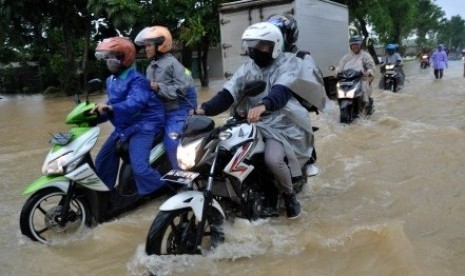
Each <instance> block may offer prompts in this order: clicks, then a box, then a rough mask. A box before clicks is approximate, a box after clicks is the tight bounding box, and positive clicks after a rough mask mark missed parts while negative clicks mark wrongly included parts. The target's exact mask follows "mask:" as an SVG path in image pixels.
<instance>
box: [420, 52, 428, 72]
mask: <svg viewBox="0 0 465 276" xmlns="http://www.w3.org/2000/svg"><path fill="white" fill-rule="evenodd" d="M428 67H429V56H428V55H427V54H423V55H421V57H420V68H421V69H426V68H428Z"/></svg>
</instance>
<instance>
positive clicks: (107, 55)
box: [95, 51, 121, 60]
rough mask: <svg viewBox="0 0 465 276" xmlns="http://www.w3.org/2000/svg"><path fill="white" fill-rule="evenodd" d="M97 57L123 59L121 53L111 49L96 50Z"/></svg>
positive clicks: (101, 58) (99, 58)
mask: <svg viewBox="0 0 465 276" xmlns="http://www.w3.org/2000/svg"><path fill="white" fill-rule="evenodd" d="M95 58H97V59H98V60H107V59H117V60H120V59H121V55H120V54H118V53H115V52H110V51H96V52H95Z"/></svg>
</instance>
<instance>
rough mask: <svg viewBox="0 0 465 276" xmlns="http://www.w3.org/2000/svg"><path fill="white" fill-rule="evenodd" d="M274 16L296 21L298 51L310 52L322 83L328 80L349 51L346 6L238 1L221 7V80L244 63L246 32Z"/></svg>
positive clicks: (303, 0)
mask: <svg viewBox="0 0 465 276" xmlns="http://www.w3.org/2000/svg"><path fill="white" fill-rule="evenodd" d="M275 14H291V15H292V16H293V17H294V18H295V19H296V20H297V25H298V27H299V39H298V40H297V46H298V48H299V49H301V50H306V51H310V53H311V55H312V57H313V59H314V60H315V62H316V64H317V65H318V66H319V67H320V69H321V71H322V72H323V76H324V77H325V79H327V77H328V76H331V75H332V73H331V72H330V71H329V70H328V67H329V66H330V65H337V63H338V62H339V59H340V58H341V57H342V56H343V55H344V54H345V53H346V52H347V51H348V49H349V44H348V38H349V11H348V8H347V6H346V5H342V4H338V3H336V2H332V1H328V0H241V1H235V2H230V3H224V4H221V6H220V9H219V16H220V33H221V51H222V61H223V73H224V76H225V77H226V78H229V77H230V76H232V74H234V72H236V70H237V69H238V68H239V66H240V65H241V64H242V63H244V62H245V60H246V55H245V51H244V49H242V43H241V36H242V33H243V32H244V31H245V29H246V28H247V27H248V26H250V25H251V24H254V23H257V22H262V21H266V20H267V18H268V17H269V16H270V15H275ZM326 83H327V80H325V84H326ZM327 90H328V89H327Z"/></svg>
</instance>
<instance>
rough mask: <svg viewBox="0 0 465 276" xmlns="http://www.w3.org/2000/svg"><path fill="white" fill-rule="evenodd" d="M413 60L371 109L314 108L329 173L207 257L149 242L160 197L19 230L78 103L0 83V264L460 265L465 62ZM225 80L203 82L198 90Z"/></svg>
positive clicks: (219, 271)
mask: <svg viewBox="0 0 465 276" xmlns="http://www.w3.org/2000/svg"><path fill="white" fill-rule="evenodd" d="M406 72H407V75H408V78H407V80H406V84H405V87H404V89H403V90H401V91H400V92H399V93H396V94H394V93H391V92H384V91H381V90H379V89H378V88H375V89H374V92H373V97H374V100H375V109H376V111H375V113H374V115H373V116H372V117H370V118H369V119H360V120H358V121H356V122H355V123H354V124H352V125H350V126H347V125H341V124H340V123H339V122H338V116H339V112H338V107H337V105H335V104H334V105H333V106H332V107H331V108H330V110H329V111H328V112H327V113H322V114H320V115H315V114H312V115H311V119H312V123H313V124H314V125H315V126H317V127H319V128H320V130H319V131H318V132H316V134H315V136H316V148H317V152H318V165H319V167H320V174H319V175H317V176H315V177H313V178H311V179H309V181H308V184H307V187H305V189H304V191H303V192H302V193H301V194H299V196H298V198H299V200H300V202H301V204H302V208H303V215H302V219H301V220H300V221H297V222H289V221H288V220H287V219H286V218H285V217H280V218H273V219H267V220H259V221H256V222H248V221H243V220H236V221H235V222H234V223H227V224H226V225H225V232H226V242H225V243H224V244H222V245H220V246H219V247H218V248H217V249H216V251H215V252H212V253H208V254H206V255H205V256H162V257H156V256H146V255H145V253H144V242H145V238H146V235H147V231H148V229H149V227H150V224H151V223H152V220H153V218H154V217H155V215H156V214H157V208H158V207H159V205H160V204H161V203H162V202H163V199H158V200H155V201H153V202H151V203H149V204H147V205H145V206H142V207H141V208H139V209H136V210H134V211H131V212H129V213H126V214H124V215H122V216H120V217H118V218H117V219H115V220H112V221H109V222H106V223H103V224H100V225H98V226H97V227H95V228H92V229H87V230H86V231H85V232H84V233H82V234H80V235H78V236H76V237H73V238H71V239H69V240H66V241H64V242H63V243H60V244H58V245H51V246H46V245H43V244H40V243H36V242H32V241H30V240H29V239H28V238H26V237H24V236H22V234H21V232H20V230H19V213H20V211H21V207H22V205H23V204H24V202H25V200H26V199H27V198H26V197H24V196H20V194H19V193H20V190H21V189H22V188H23V187H25V186H26V185H27V184H29V183H30V182H32V181H33V180H34V179H36V178H38V177H39V176H40V175H41V167H42V162H43V159H44V157H45V155H46V153H47V151H48V149H49V144H48V140H49V137H50V134H49V133H54V132H57V131H64V130H66V129H67V127H66V126H65V124H64V118H65V116H66V114H67V112H69V110H70V109H71V108H72V107H73V105H74V103H73V99H72V98H71V97H69V98H68V97H44V96H41V95H33V96H11V95H0V97H1V98H0V119H1V120H0V140H1V146H0V176H1V181H0V188H1V190H2V192H1V194H0V212H1V216H0V237H1V239H0V256H1V257H0V275H148V274H149V271H150V272H152V273H154V274H156V275H189V276H193V275H293V276H294V275H296V276H300V275H344V276H352V275H353V276H359V275H421V276H423V275H465V262H464V260H465V185H464V184H465V170H464V169H463V167H464V164H465V135H464V134H465V133H464V132H465V78H464V77H463V76H462V74H463V65H462V63H461V62H460V61H451V62H450V68H449V69H447V70H445V76H444V79H442V80H435V79H434V77H433V74H432V70H431V69H426V70H421V69H420V68H419V65H418V63H417V62H411V63H408V64H407V65H406ZM221 83H222V82H221V81H215V82H212V86H211V89H199V97H200V99H201V100H200V102H202V101H203V100H205V99H207V98H209V97H211V95H213V94H214V92H216V91H218V89H219V88H220V87H221ZM104 98H105V97H104V95H96V96H93V100H97V101H99V100H104ZM224 118H225V116H218V117H217V121H218V122H221V121H222V120H224ZM102 129H103V131H102V136H101V137H100V141H99V143H98V144H97V146H96V147H95V148H94V156H95V153H96V152H97V151H98V149H99V147H100V145H101V144H102V142H103V140H104V139H105V137H106V135H108V133H109V132H110V131H111V127H110V126H109V125H108V124H107V125H102Z"/></svg>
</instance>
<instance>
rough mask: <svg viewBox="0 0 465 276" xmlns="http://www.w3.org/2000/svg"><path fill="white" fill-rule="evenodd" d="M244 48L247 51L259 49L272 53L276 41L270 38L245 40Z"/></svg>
mask: <svg viewBox="0 0 465 276" xmlns="http://www.w3.org/2000/svg"><path fill="white" fill-rule="evenodd" d="M242 48H243V49H244V50H246V51H249V49H257V50H259V51H261V52H268V53H272V52H273V48H274V42H272V41H268V40H255V39H254V40H244V42H243V43H242Z"/></svg>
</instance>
